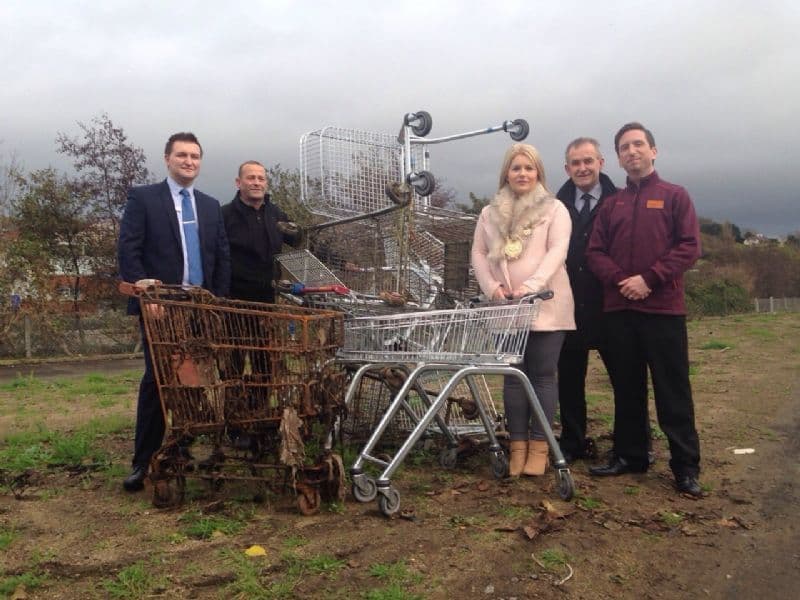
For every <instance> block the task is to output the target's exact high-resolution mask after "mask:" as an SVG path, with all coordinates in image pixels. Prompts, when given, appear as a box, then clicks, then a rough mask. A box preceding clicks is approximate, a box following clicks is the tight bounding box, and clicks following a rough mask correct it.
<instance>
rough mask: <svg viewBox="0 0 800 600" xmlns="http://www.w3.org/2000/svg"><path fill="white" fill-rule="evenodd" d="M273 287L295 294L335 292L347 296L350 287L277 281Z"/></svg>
mask: <svg viewBox="0 0 800 600" xmlns="http://www.w3.org/2000/svg"><path fill="white" fill-rule="evenodd" d="M275 287H276V289H277V290H278V291H280V292H286V293H289V294H294V295H295V296H305V295H306V294H337V295H339V296H349V295H350V294H351V292H350V288H348V287H347V286H345V285H341V284H332V285H319V286H308V285H305V284H304V283H299V282H298V283H291V282H288V281H279V282H278V283H276V284H275Z"/></svg>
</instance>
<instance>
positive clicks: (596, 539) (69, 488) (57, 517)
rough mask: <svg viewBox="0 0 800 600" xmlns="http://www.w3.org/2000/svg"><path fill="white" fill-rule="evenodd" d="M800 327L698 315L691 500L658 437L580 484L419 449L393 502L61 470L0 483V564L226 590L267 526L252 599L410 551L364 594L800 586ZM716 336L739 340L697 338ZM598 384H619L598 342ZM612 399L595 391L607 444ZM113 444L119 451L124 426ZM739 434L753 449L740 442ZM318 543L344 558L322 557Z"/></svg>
mask: <svg viewBox="0 0 800 600" xmlns="http://www.w3.org/2000/svg"><path fill="white" fill-rule="evenodd" d="M798 334H800V318H798V317H797V316H792V315H783V316H780V317H775V318H766V319H765V318H763V317H761V318H759V317H742V318H728V319H705V320H703V321H700V322H695V323H693V324H692V327H691V329H690V347H691V356H692V365H693V376H692V381H693V385H694V391H695V404H696V412H697V424H698V429H699V432H700V439H701V443H702V451H703V461H702V468H703V472H702V475H701V481H702V483H703V484H704V485H705V486H706V488H707V490H708V491H707V493H706V495H705V496H704V497H703V498H702V499H699V500H695V499H691V498H689V497H685V496H682V495H680V494H678V493H677V492H676V491H675V490H674V488H673V482H672V477H671V474H670V472H669V468H668V459H669V456H668V451H667V449H666V445H665V442H664V441H663V440H659V439H656V441H655V450H656V455H657V456H656V463H655V465H654V466H653V468H652V469H651V470H650V472H648V473H647V474H643V475H624V476H620V477H617V478H609V479H594V478H591V477H590V476H588V475H587V474H586V467H587V465H586V464H584V463H581V462H578V463H576V464H575V465H574V467H573V476H574V479H575V484H576V497H575V499H574V500H573V501H571V502H562V501H560V500H559V499H558V495H557V492H556V489H555V482H554V479H553V478H552V477H551V476H547V477H544V478H535V479H531V478H524V479H520V480H514V481H509V480H503V481H498V480H495V479H493V478H492V476H491V472H490V468H489V461H488V457H487V455H486V454H485V453H479V454H477V455H475V456H473V457H470V458H469V459H467V460H466V461H464V462H462V463H460V464H459V466H457V467H456V469H454V470H452V471H446V470H443V469H442V468H441V467H439V466H438V465H437V464H436V461H435V459H427V458H424V457H421V456H418V455H415V459H414V461H411V460H409V461H408V463H407V464H406V465H405V466H404V467H403V469H402V471H401V472H400V473H399V474H398V475H397V476H396V478H395V479H394V480H393V484H394V485H395V487H396V488H397V489H398V490H399V491H400V493H401V503H402V508H401V514H400V516H398V517H397V518H393V519H386V518H385V517H383V516H382V515H381V514H380V512H379V510H378V508H377V506H376V503H374V502H371V503H368V504H360V503H358V502H356V501H355V500H354V499H353V498H352V496H350V495H348V498H347V500H346V502H345V503H344V504H343V505H331V506H326V507H323V510H322V511H321V512H320V513H319V514H317V515H314V516H309V517H304V516H301V515H299V514H298V513H297V510H296V507H295V501H294V499H293V498H292V497H291V493H289V494H284V495H272V494H268V495H267V496H266V502H265V503H263V504H254V503H253V502H251V501H249V500H245V501H242V497H243V494H244V492H242V490H233V489H227V488H226V489H223V490H221V491H219V492H217V493H216V494H215V495H211V494H210V492H209V493H208V494H205V493H203V494H199V495H197V496H195V497H194V498H193V499H192V500H190V501H189V502H188V503H187V504H185V505H184V506H182V507H180V508H179V509H173V510H158V509H154V508H153V507H152V505H151V503H150V496H149V494H148V492H149V488H148V490H145V492H142V493H139V494H133V495H129V494H126V493H124V492H123V491H122V489H121V486H120V480H119V473H117V474H115V475H114V476H109V475H108V474H105V473H100V472H94V471H91V470H87V471H83V472H67V471H64V470H63V469H62V470H59V469H54V470H52V471H49V472H43V473H31V474H30V475H29V478H28V480H26V481H23V482H20V485H19V486H18V487H17V489H16V492H17V494H16V495H15V494H12V493H10V491H8V490H7V489H6V491H5V493H3V494H2V495H0V527H2V530H5V531H14V532H15V538H14V539H13V541H12V542H11V544H10V545H9V546H8V547H7V548H6V549H5V550H0V558H2V565H3V566H2V569H3V570H4V571H5V573H4V574H3V575H1V576H0V579H1V578H2V577H9V576H11V575H20V574H23V573H28V572H32V571H36V572H38V573H41V574H44V575H46V576H47V579H46V581H45V582H44V583H43V584H42V585H41V586H40V587H38V588H34V589H29V590H27V591H25V592H24V593H25V595H24V596H20V597H21V598H92V597H97V598H104V597H109V596H108V592H107V589H106V585H105V583H104V582H107V581H109V580H112V579H114V578H116V576H117V575H118V574H119V573H120V572H121V571H122V570H123V569H126V568H129V567H130V566H131V565H135V564H137V563H141V564H143V565H145V566H146V570H147V572H148V573H149V574H150V579H151V581H153V582H154V584H153V586H154V587H153V589H151V590H150V591H149V592H147V594H148V596H147V597H164V598H230V597H234V596H236V594H237V593H240V592H241V591H242V590H243V589H244V588H243V587H242V585H241V584H242V571H241V568H240V567H237V566H236V565H237V562H236V560H235V559H234V558H232V555H233V556H243V551H244V550H245V549H246V548H248V547H250V546H251V545H253V544H258V545H261V546H263V547H264V549H265V550H266V555H265V556H263V557H258V558H253V559H248V560H249V561H251V563H250V564H255V565H258V568H257V571H258V573H259V577H260V579H259V585H260V586H261V587H260V589H261V590H262V592H260V593H261V594H262V595H260V596H258V595H256V594H255V592H251V593H250V594H248V593H241V594H240V597H242V598H247V597H263V598H362V597H364V598H366V597H368V596H367V594H368V593H370V591H371V592H372V593H373V594H376V593H378V592H379V591H380V589H381V588H386V586H387V580H386V579H384V578H382V576H381V574H380V570H379V569H377V568H376V567H375V565H386V564H390V563H395V562H397V561H400V560H402V561H404V564H405V566H406V569H407V576H406V577H405V578H404V579H402V580H401V585H400V590H401V592H402V593H404V594H405V596H376V595H373V596H372V597H375V598H382V597H383V598H389V597H400V598H413V597H421V598H430V599H445V598H459V597H460V598H486V599H500V598H502V599H505V600H510V599H511V598H517V599H522V598H560V597H565V598H586V599H589V598H591V599H595V598H743V599H744V598H758V597H761V598H789V597H792V596H795V595H796V589H795V588H796V587H797V583H798V581H800V533H799V532H798V527H800V521H798V519H797V506H798V505H800V488H799V487H798V484H800V466H799V463H798V456H800V441H799V440H800V377H798V374H799V373H800V348H799V347H798V342H797V340H798V339H800V336H799V335H798ZM712 340H725V341H726V342H728V343H729V345H728V346H726V347H724V348H719V347H714V348H710V347H709V348H708V349H704V347H708V346H714V344H708V342H710V341H712ZM718 345H719V344H717V345H716V346H718ZM590 388H591V390H593V391H594V392H596V393H597V394H598V395H599V396H606V397H608V396H609V393H608V392H609V389H608V384H607V381H606V378H605V374H604V372H603V371H602V367H601V366H600V364H599V361H598V362H596V363H593V364H592V368H591V373H590ZM610 408H611V407H610V404H609V403H608V402H607V401H605V402H604V401H600V402H599V403H597V404H595V405H593V406H592V407H591V408H590V413H591V416H592V419H593V420H592V422H591V429H592V433H593V435H595V436H596V437H597V438H598V442H599V446H600V451H601V453H602V452H603V451H605V450H607V449H608V448H609V445H610V440H609V439H608V428H609V426H608V419H607V417H605V416H604V415H607V414H609V412H610ZM651 414H655V412H654V411H651ZM656 431H657V430H656ZM105 443H106V444H107V446H108V450H109V451H110V452H112V454H113V455H114V456H115V457H117V458H118V462H119V463H120V464H122V465H125V464H126V462H127V456H128V451H129V444H130V442H129V440H128V439H126V438H125V437H122V436H120V437H109V438H107V439H106V442H105ZM743 448H752V449H753V453H748V454H739V453H736V452H735V450H737V449H743ZM412 462H414V463H418V464H412ZM220 501H221V502H220ZM198 511H205V512H204V514H208V515H218V516H227V517H228V518H231V519H234V518H237V519H240V520H241V519H243V521H244V525H243V529H241V530H240V531H238V532H236V533H227V534H225V533H218V534H214V535H212V536H211V537H210V538H208V539H194V538H193V537H191V536H190V535H187V534H186V529H185V527H186V523H187V520H188V517H189V516H191V515H192V514H196V513H197V512H198ZM320 557H330V558H332V559H333V561H334V562H335V566H333V567H329V568H323V567H320V566H319V564H320V563H323V562H324V561H319V560H317V561H316V562H315V559H319V558H320ZM252 561H260V562H252ZM299 564H302V565H305V567H304V568H303V569H302V570H300V571H298V570H297V565H299ZM313 565H317V566H316V567H314V566H313ZM298 573H300V575H298ZM237 586H238V587H237ZM131 597H136V596H131Z"/></svg>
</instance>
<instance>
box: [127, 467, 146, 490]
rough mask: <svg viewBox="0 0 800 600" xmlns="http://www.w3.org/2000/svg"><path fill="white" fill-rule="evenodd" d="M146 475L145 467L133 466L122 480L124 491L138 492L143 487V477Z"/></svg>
mask: <svg viewBox="0 0 800 600" xmlns="http://www.w3.org/2000/svg"><path fill="white" fill-rule="evenodd" d="M145 477H147V467H133V471H131V474H130V475H128V476H127V477H126V478H125V481H123V482H122V487H124V488H125V491H126V492H138V491H139V490H141V489H143V488H144V478H145Z"/></svg>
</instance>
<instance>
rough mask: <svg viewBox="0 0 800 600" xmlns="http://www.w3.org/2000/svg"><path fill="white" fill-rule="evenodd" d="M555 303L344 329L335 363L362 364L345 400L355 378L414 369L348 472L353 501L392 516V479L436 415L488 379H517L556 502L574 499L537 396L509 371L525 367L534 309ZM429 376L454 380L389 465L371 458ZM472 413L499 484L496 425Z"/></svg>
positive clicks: (370, 321) (518, 303)
mask: <svg viewBox="0 0 800 600" xmlns="http://www.w3.org/2000/svg"><path fill="white" fill-rule="evenodd" d="M552 295H553V294H552V292H549V291H548V292H542V293H539V294H534V295H531V296H527V297H525V298H522V299H520V300H512V301H507V302H499V303H496V302H492V303H487V304H483V305H477V306H474V307H470V308H463V309H452V310H433V311H428V312H417V313H407V314H396V315H389V316H380V317H359V318H355V319H351V320H349V321H348V322H346V323H345V343H344V346H343V347H342V348H341V350H340V351H339V353H338V354H337V355H338V357H339V358H340V359H343V360H356V361H361V362H363V363H364V366H363V367H362V368H361V369H359V370H358V371H357V372H356V374H355V375H354V377H353V379H352V380H351V382H350V385H349V387H348V391H347V395H348V396H350V395H351V394H352V393H353V392H354V390H355V389H357V387H358V381H359V378H360V377H362V376H363V374H364V373H366V372H368V371H369V370H370V369H374V368H375V367H376V366H377V365H387V364H398V363H405V364H409V363H412V364H415V365H416V366H415V367H414V368H413V369H411V371H410V372H409V374H408V376H407V377H406V378H405V381H404V382H403V384H402V386H401V387H400V389H399V390H398V391H397V393H396V394H395V396H394V399H393V400H392V402H391V404H390V405H389V407H388V409H387V410H386V413H385V414H384V415H383V418H382V419H381V420H380V423H378V426H377V427H376V429H375V431H374V432H373V434H372V436H370V438H369V440H368V441H367V443H366V445H365V446H364V449H363V450H362V451H361V453H360V454H359V456H358V458H357V459H356V461H355V463H354V464H353V466H352V468H351V469H350V474H351V479H352V482H353V483H352V491H353V495H354V496H355V498H356V499H357V500H358V501H360V502H370V501H372V500H374V499H375V498H376V497H377V498H378V506H379V508H380V511H381V512H382V513H383V514H384V515H386V516H391V515H393V514H395V513H396V512H397V511H398V510H399V509H400V493H399V492H398V491H397V490H396V489H395V488H394V487H392V485H391V480H390V478H391V477H392V475H393V473H394V472H395V470H397V468H398V467H399V466H400V465H401V464H402V462H403V461H404V460H405V457H406V456H407V455H408V453H409V451H410V450H411V449H412V448H413V447H414V446H415V444H416V443H417V442H418V441H419V440H420V438H421V437H422V435H423V433H424V432H425V431H426V430H427V429H428V427H429V426H430V425H431V424H432V423H433V422H434V421H436V420H437V419H439V418H440V411H441V409H442V407H443V406H444V404H445V403H446V402H447V399H448V397H449V396H450V394H451V393H452V391H453V390H454V389H455V387H456V386H457V385H458V384H459V383H461V382H462V381H463V380H466V381H467V383H468V384H469V382H470V381H471V380H472V379H473V378H475V377H478V376H485V375H504V376H508V377H517V378H518V379H519V381H520V383H521V384H522V386H523V389H524V390H525V392H526V395H527V397H528V401H529V402H530V405H531V409H532V410H533V414H534V416H535V418H536V419H537V420H538V422H539V424H540V425H541V427H542V429H543V430H544V433H545V438H546V440H547V442H548V444H549V446H550V450H551V451H552V453H553V456H554V458H555V460H554V469H555V475H556V483H557V488H558V494H559V496H560V497H561V498H563V499H564V500H569V499H570V498H572V495H573V494H574V483H573V480H572V475H571V473H570V471H569V468H568V467H567V463H566V461H565V460H564V456H563V455H562V453H561V450H560V448H559V446H558V443H557V442H556V439H555V436H554V435H553V431H552V429H551V428H550V424H549V423H548V421H547V417H546V416H545V414H544V411H543V410H542V407H541V405H540V403H539V399H538V398H537V396H536V392H535V391H534V390H533V386H532V385H531V383H530V381H529V380H528V378H527V377H526V376H525V374H524V373H523V372H522V371H520V370H519V369H517V368H515V367H514V366H513V365H515V364H519V363H520V362H521V361H522V358H523V355H524V352H525V345H526V342H527V339H528V332H529V330H530V327H531V324H532V323H533V322H534V320H535V319H536V315H537V314H538V309H539V303H540V302H541V301H542V300H544V299H549V298H551V297H552ZM431 370H435V371H439V372H444V371H448V372H450V373H451V375H450V378H449V380H448V381H447V383H446V384H445V385H444V387H443V388H442V390H441V392H440V393H439V394H438V395H437V396H436V398H435V399H433V400H432V401H431V403H430V405H429V406H428V408H427V410H426V411H425V413H424V414H423V416H422V417H421V418H420V419H419V421H418V422H417V425H416V426H415V427H414V429H413V430H412V431H411V432H410V433H409V435H408V437H407V438H406V439H405V440H404V441H403V443H402V444H401V446H400V448H399V449H398V450H397V452H396V454H394V456H392V457H388V458H389V460H385V458H387V457H378V456H376V453H375V449H376V448H377V447H378V444H379V443H380V441H381V439H382V437H383V435H384V432H385V431H386V430H387V429H388V427H389V426H390V424H391V422H392V421H393V420H394V419H395V418H397V415H398V414H400V413H402V412H406V413H408V412H409V411H410V409H409V407H408V406H407V397H408V393H409V391H410V390H411V389H412V388H413V387H414V386H415V384H416V382H417V381H418V380H419V378H420V377H422V376H423V375H424V374H425V373H426V372H428V371H431ZM345 402H347V399H346V400H345ZM476 408H477V410H478V413H479V418H480V420H481V423H482V424H483V427H484V429H485V433H486V435H487V436H488V438H489V452H490V457H491V467H492V473H493V475H494V476H495V477H497V478H500V477H504V476H505V475H506V474H507V472H508V460H507V458H506V456H505V454H504V452H503V450H502V448H501V447H500V444H499V443H498V441H497V437H496V436H495V433H494V425H493V423H492V422H491V421H490V419H489V417H488V415H487V414H486V411H485V410H484V409H483V407H482V405H481V404H480V403H477V406H476ZM367 463H371V464H374V465H378V466H379V467H381V468H383V471H382V472H381V473H380V475H378V477H377V478H372V477H371V476H369V475H368V474H367V473H365V471H364V466H365V465H366V464H367Z"/></svg>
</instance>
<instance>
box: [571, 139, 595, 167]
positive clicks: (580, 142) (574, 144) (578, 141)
mask: <svg viewBox="0 0 800 600" xmlns="http://www.w3.org/2000/svg"><path fill="white" fill-rule="evenodd" d="M584 144H591V145H592V146H594V151H595V152H597V157H598V158H603V153H602V152H600V142H598V141H597V140H596V139H594V138H591V137H579V138H575V139H574V140H572V141H571V142H570V143H569V144H567V149H566V150H564V162H565V163H569V151H570V150H572V149H573V148H577V147H578V146H583V145H584Z"/></svg>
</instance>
